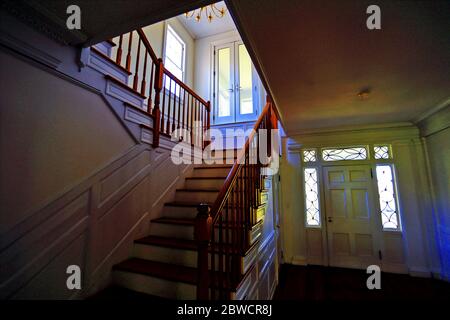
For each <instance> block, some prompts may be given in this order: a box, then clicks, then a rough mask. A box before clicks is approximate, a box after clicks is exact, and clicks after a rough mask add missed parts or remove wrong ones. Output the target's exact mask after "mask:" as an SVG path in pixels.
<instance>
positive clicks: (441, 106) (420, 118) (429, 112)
mask: <svg viewBox="0 0 450 320" xmlns="http://www.w3.org/2000/svg"><path fill="white" fill-rule="evenodd" d="M447 106H450V97H448V98H446V99H444V100H443V101H441V102H440V103H438V104H437V105H436V106H434V107H433V108H431V109H429V110H427V111H425V112H424V113H422V114H420V115H419V116H418V117H416V118H415V119H413V120H412V122H413V123H414V124H418V123H419V122H421V121H423V120H425V119H427V118H429V117H431V116H432V115H434V114H435V113H438V112H439V111H441V110H442V109H444V108H445V107H447Z"/></svg>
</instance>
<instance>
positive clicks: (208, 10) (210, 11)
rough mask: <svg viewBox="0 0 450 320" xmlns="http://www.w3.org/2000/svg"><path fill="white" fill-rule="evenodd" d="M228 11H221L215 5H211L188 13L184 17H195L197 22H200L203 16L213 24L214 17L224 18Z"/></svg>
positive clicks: (223, 9) (222, 9)
mask: <svg viewBox="0 0 450 320" xmlns="http://www.w3.org/2000/svg"><path fill="white" fill-rule="evenodd" d="M225 11H226V9H225V8H224V7H223V8H221V9H219V8H217V7H216V5H215V4H210V5H209V6H205V7H200V8H199V9H195V10H192V11H189V12H186V13H185V14H184V16H185V17H186V19H190V18H192V17H193V16H194V15H195V21H197V22H200V19H201V18H202V15H204V16H205V18H207V19H208V22H211V21H212V20H213V18H214V17H216V18H222V17H223V16H224V15H225Z"/></svg>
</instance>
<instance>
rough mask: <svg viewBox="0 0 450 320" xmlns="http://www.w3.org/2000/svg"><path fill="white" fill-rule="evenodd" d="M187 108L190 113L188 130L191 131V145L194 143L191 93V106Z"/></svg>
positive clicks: (192, 99)
mask: <svg viewBox="0 0 450 320" xmlns="http://www.w3.org/2000/svg"><path fill="white" fill-rule="evenodd" d="M189 109H190V111H189V112H190V113H191V118H190V119H189V120H190V126H189V130H190V133H191V141H190V143H191V145H193V144H194V127H193V124H194V97H193V96H192V95H191V107H190V108H189Z"/></svg>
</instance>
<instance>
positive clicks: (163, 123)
mask: <svg viewBox="0 0 450 320" xmlns="http://www.w3.org/2000/svg"><path fill="white" fill-rule="evenodd" d="M167 79H169V77H167V76H166V75H164V85H163V89H162V95H163V103H162V116H161V132H165V131H164V125H165V122H166V120H165V119H164V117H165V115H166V113H165V110H166V91H167V89H166V87H167ZM169 81H170V80H169Z"/></svg>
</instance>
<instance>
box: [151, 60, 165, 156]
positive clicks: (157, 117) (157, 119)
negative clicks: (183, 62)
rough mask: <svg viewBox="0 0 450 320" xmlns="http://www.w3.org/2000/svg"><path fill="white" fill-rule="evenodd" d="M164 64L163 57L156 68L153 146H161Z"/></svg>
mask: <svg viewBox="0 0 450 320" xmlns="http://www.w3.org/2000/svg"><path fill="white" fill-rule="evenodd" d="M163 76H164V64H163V62H162V59H161V58H160V59H158V62H157V63H156V70H155V106H154V108H153V147H154V148H156V147H158V146H159V130H160V126H161V110H160V108H159V105H160V101H161V90H162V86H163Z"/></svg>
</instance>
